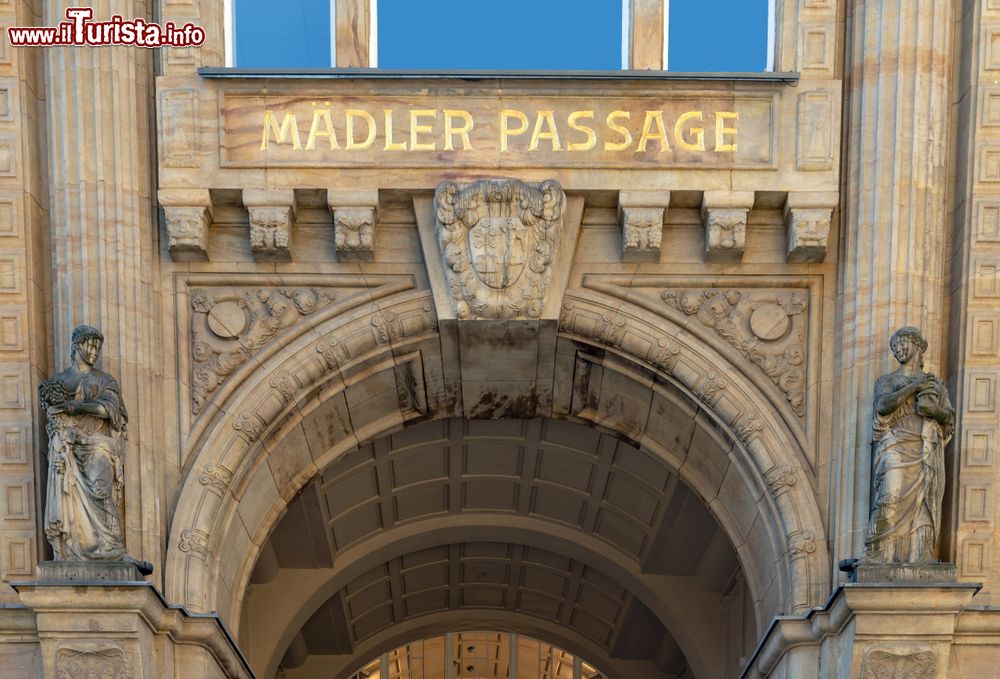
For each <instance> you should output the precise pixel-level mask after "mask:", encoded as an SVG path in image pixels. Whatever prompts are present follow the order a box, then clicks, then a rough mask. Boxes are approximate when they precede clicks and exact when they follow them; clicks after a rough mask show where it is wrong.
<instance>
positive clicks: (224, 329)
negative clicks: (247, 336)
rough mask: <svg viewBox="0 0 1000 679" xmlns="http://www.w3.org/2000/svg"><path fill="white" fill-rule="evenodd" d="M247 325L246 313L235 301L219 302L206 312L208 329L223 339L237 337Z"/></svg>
mask: <svg viewBox="0 0 1000 679" xmlns="http://www.w3.org/2000/svg"><path fill="white" fill-rule="evenodd" d="M246 327H247V315H246V314H245V313H244V312H243V309H242V308H241V307H240V305H239V304H237V303H236V302H220V303H219V304H216V305H215V306H214V307H212V310H211V311H209V312H208V329H209V330H211V331H212V332H213V333H215V335H216V336H218V337H221V338H223V339H232V338H234V337H239V334H240V333H241V332H243V331H244V330H245V329H246Z"/></svg>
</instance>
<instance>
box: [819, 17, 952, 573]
mask: <svg viewBox="0 0 1000 679" xmlns="http://www.w3.org/2000/svg"><path fill="white" fill-rule="evenodd" d="M953 5H954V3H951V2H940V1H938V0H853V2H851V6H850V8H849V16H848V20H847V25H848V30H849V37H848V53H847V61H848V64H849V71H848V73H847V74H846V81H847V87H846V89H845V94H846V96H847V100H848V104H849V107H848V113H847V120H846V123H847V126H846V129H847V147H846V152H845V155H844V158H845V170H846V172H845V179H846V182H845V187H844V193H843V207H844V210H843V213H844V215H845V216H844V222H843V228H842V234H843V235H842V243H843V248H842V259H841V263H842V264H841V278H840V291H839V297H840V305H839V306H840V318H839V319H838V320H839V323H838V327H839V337H838V343H839V351H838V352H837V356H838V365H837V366H836V375H837V379H838V384H837V387H836V389H837V392H836V393H837V398H836V399H835V403H836V404H837V407H838V412H837V414H836V416H835V417H834V422H835V425H834V426H835V430H834V431H835V436H834V441H833V446H834V449H833V456H834V458H835V459H839V460H840V468H839V473H838V478H839V482H840V487H839V489H837V490H836V491H835V492H834V494H833V496H832V497H833V506H834V507H835V514H834V521H836V524H837V525H836V527H835V545H834V552H835V553H834V557H835V559H837V558H846V557H850V556H858V555H859V554H860V550H861V546H862V541H863V538H864V536H863V532H864V527H865V525H866V522H867V517H868V500H869V485H870V454H871V451H870V441H871V421H872V387H873V385H874V382H875V379H876V378H877V377H878V375H880V374H882V373H884V372H887V371H888V370H890V369H892V368H891V358H892V357H891V354H890V351H889V346H888V341H889V337H890V336H891V334H892V333H893V331H894V330H895V329H896V328H898V327H900V326H903V325H915V326H918V327H920V328H921V329H922V330H923V332H924V334H925V336H926V337H927V339H928V341H929V343H930V348H929V350H928V353H927V359H926V364H925V368H926V369H927V370H929V371H931V372H934V373H936V374H940V372H941V369H942V365H941V356H942V355H943V348H944V347H943V345H944V341H945V327H944V322H943V317H944V304H943V300H944V287H943V270H944V263H945V261H946V257H947V253H946V252H945V243H946V233H947V228H946V221H947V220H946V200H947V193H948V192H947V184H946V180H947V152H946V150H947V148H948V147H947V137H948V134H949V119H948V112H949V87H950V85H949V79H950V75H951V69H952V56H953V47H952V30H953V20H954V16H953V14H954V8H953ZM834 563H836V561H834Z"/></svg>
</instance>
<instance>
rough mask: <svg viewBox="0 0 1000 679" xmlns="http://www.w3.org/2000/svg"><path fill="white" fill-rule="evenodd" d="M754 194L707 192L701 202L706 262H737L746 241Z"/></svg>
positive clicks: (740, 257)
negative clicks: (748, 218)
mask: <svg viewBox="0 0 1000 679" xmlns="http://www.w3.org/2000/svg"><path fill="white" fill-rule="evenodd" d="M752 206H753V191H706V192H705V195H704V197H703V198H702V203H701V219H702V222H703V223H704V225H705V261H706V262H738V261H740V260H741V259H743V250H744V248H745V247H746V240H747V217H749V216H750V208H751V207H752Z"/></svg>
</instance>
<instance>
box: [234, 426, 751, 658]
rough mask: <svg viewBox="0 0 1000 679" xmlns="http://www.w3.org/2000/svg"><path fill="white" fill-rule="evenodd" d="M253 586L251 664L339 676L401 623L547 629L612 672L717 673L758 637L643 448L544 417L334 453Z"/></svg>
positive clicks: (730, 555) (722, 567)
mask: <svg viewBox="0 0 1000 679" xmlns="http://www.w3.org/2000/svg"><path fill="white" fill-rule="evenodd" d="M250 582H251V586H250V587H249V589H248V593H247V597H246V600H245V602H244V606H243V615H242V621H241V624H240V630H241V632H240V634H241V647H243V648H246V649H248V653H249V656H250V661H251V663H252V664H254V665H255V666H256V667H258V668H261V669H264V668H266V669H264V671H263V672H262V674H263V676H271V675H272V674H273V673H274V671H275V670H276V669H277V668H278V666H279V663H280V664H281V665H282V666H283V667H284V668H285V669H295V668H296V667H298V666H300V664H301V665H306V664H309V665H310V666H311V667H319V666H322V667H323V668H324V669H323V672H322V674H317V675H316V676H339V675H340V674H342V673H343V672H344V671H346V670H348V669H352V670H353V669H356V667H355V666H356V665H357V664H358V663H363V662H364V661H365V660H366V659H367V658H368V657H369V656H370V655H371V654H372V653H374V652H380V651H381V650H382V647H383V646H384V645H385V644H387V643H395V642H394V640H396V639H399V638H400V637H401V635H405V634H406V633H407V630H411V631H410V634H413V633H414V631H415V630H422V632H423V633H424V634H426V633H427V632H428V631H430V632H434V633H446V632H450V631H455V630H461V629H475V628H481V627H482V626H483V625H484V624H485V625H492V626H494V627H497V626H501V628H502V629H507V628H508V627H509V628H510V629H511V630H519V631H526V632H528V633H530V634H533V635H534V636H536V637H540V638H543V639H546V640H550V639H551V640H553V641H554V640H556V639H558V640H559V641H560V643H563V644H564V645H565V646H566V647H567V648H572V649H580V650H579V651H577V652H578V653H579V654H580V655H581V656H584V657H588V658H590V659H591V661H592V662H595V663H598V665H599V666H601V667H607V668H608V669H605V670H604V671H605V672H606V673H607V674H609V675H610V676H626V677H628V676H644V675H646V674H648V675H649V676H657V668H656V659H657V657H658V656H660V661H659V664H660V665H661V667H660V668H659V671H662V672H668V673H669V672H670V671H671V670H673V671H675V672H676V673H678V674H679V673H680V671H681V670H682V669H683V668H684V667H686V666H688V665H690V667H691V669H692V670H693V671H694V674H695V676H705V677H710V676H723V675H728V674H732V673H733V672H734V671H735V670H736V669H737V659H738V658H739V657H740V656H744V655H746V654H747V653H748V652H749V651H750V650H751V648H750V647H748V644H752V643H754V641H755V640H756V637H757V635H756V623H755V621H754V605H753V601H752V598H751V596H750V593H749V589H748V587H747V584H746V580H745V578H744V576H743V574H742V572H741V570H740V568H739V562H738V559H737V556H736V552H735V550H734V549H733V547H732V546H731V544H730V543H729V540H728V538H727V537H726V535H725V533H724V531H723V530H722V529H721V527H719V525H718V524H717V522H716V521H715V520H714V519H713V518H712V517H711V515H710V514H709V511H708V509H707V507H706V506H705V505H704V503H703V502H702V500H701V499H700V498H698V497H697V496H696V495H695V494H694V493H693V492H691V491H690V490H689V489H688V487H687V486H686V485H685V484H684V483H683V482H682V481H680V479H679V477H678V476H677V475H676V474H674V473H672V472H671V471H670V470H669V469H668V468H667V466H666V465H665V464H664V463H663V462H662V461H661V460H659V459H658V458H656V457H655V456H653V455H652V454H650V453H648V452H643V451H641V450H639V449H637V448H636V447H634V446H632V445H630V444H628V443H625V442H623V441H621V440H619V439H617V438H616V437H614V436H611V435H608V434H602V433H600V432H598V431H596V430H595V429H594V428H592V427H587V426H585V425H582V424H574V423H570V422H567V421H558V420H552V419H540V418H539V419H533V420H500V421H489V420H463V419H457V418H456V419H450V420H435V421H430V422H424V423H420V424H414V425H411V426H409V427H407V428H406V429H404V430H402V431H400V432H398V433H396V434H392V435H389V436H387V437H382V438H380V439H377V440H375V441H373V442H371V443H369V444H366V445H364V446H362V447H360V448H359V449H358V450H356V451H354V452H351V453H349V454H347V455H344V456H342V457H340V458H338V459H337V460H336V461H335V462H334V463H333V464H331V465H329V466H328V467H327V468H325V469H324V470H322V471H321V472H320V473H319V474H318V476H317V477H316V479H315V480H314V481H312V482H311V483H310V484H309V485H307V486H306V488H305V489H304V490H303V492H302V493H301V494H300V495H299V496H297V497H296V498H295V500H293V501H292V502H291V503H290V504H289V507H288V511H287V512H286V514H285V515H284V517H282V519H281V521H279V523H278V525H277V527H276V528H275V530H274V532H273V533H272V535H271V537H270V539H269V540H268V542H267V543H266V544H265V545H264V547H263V549H262V556H261V559H260V561H259V562H258V564H257V565H256V567H255V569H254V572H253V574H252V575H251V581H250ZM431 618H433V619H434V622H429V620H430V619H431ZM727 637H728V642H724V641H723V640H724V639H727ZM403 638H405V636H404V637H403ZM405 640H406V641H411V640H412V639H410V638H405ZM726 643H729V645H730V646H732V647H731V648H726V647H725V645H726ZM289 649H291V651H292V657H289ZM661 649H662V650H661ZM675 649H676V652H674V651H675ZM311 655H319V656H326V658H325V661H317V660H313V659H311V658H309V657H308V656H311ZM283 657H284V662H282V658H283ZM727 660H728V665H729V666H728V667H727ZM312 671H316V670H312ZM292 676H294V675H292ZM302 676H306V675H305V674H303V675H302Z"/></svg>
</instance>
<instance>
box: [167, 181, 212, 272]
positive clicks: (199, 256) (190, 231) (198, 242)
mask: <svg viewBox="0 0 1000 679" xmlns="http://www.w3.org/2000/svg"><path fill="white" fill-rule="evenodd" d="M157 198H158V200H159V203H160V206H161V207H162V208H163V217H164V220H165V221H166V223H167V239H168V247H169V250H170V259H172V260H173V261H175V262H204V261H207V260H208V227H209V225H211V223H212V199H211V197H210V196H209V193H208V190H207V189H160V191H159V193H158V194H157Z"/></svg>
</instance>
